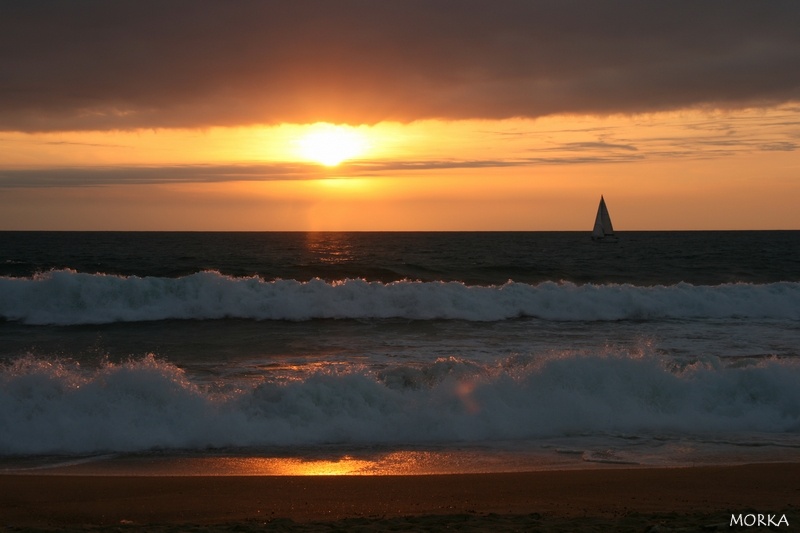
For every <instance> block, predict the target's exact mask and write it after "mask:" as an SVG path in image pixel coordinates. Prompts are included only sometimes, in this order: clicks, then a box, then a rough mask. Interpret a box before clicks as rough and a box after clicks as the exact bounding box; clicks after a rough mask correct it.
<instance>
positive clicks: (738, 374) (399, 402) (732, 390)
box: [0, 231, 800, 474]
mask: <svg viewBox="0 0 800 533" xmlns="http://www.w3.org/2000/svg"><path fill="white" fill-rule="evenodd" d="M619 237H620V239H619V242H618V243H594V242H592V241H591V239H590V238H589V234H588V232H475V233H448V232H442V233H437V232H430V233H427V232H423V233H324V232H323V233H213V232H210V233H194V232H191V233H170V232H164V233H161V232H154V233H147V232H142V233H139V232H121V233H117V232H85V233H84V232H0V471H5V472H28V471H32V472H41V471H42V470H46V471H52V472H89V473H92V472H101V471H108V470H113V471H126V472H129V471H136V472H139V471H147V472H150V473H154V472H155V473H175V472H183V473H186V472H189V473H206V474H207V473H237V474H265V473H266V474H286V473H290V474H296V473H308V474H315V473H316V474H319V473H322V474H326V473H348V474H385V473H445V472H496V471H518V470H531V469H554V468H586V467H598V468H602V467H609V465H616V466H624V465H630V466H636V465H642V466H683V465H697V464H731V463H734V464H735V463H743V462H753V461H783V460H791V461H798V460H800V231H730V232H725V231H707V232H706V231H697V232H622V233H619ZM104 469H105V470H104ZM126 469H128V470H126Z"/></svg>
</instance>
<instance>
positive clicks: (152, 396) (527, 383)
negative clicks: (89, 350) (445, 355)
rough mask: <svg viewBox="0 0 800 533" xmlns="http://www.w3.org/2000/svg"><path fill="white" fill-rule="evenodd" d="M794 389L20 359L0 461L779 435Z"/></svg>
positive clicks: (650, 367)
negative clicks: (198, 379) (276, 375)
mask: <svg viewBox="0 0 800 533" xmlns="http://www.w3.org/2000/svg"><path fill="white" fill-rule="evenodd" d="M798 381H800V364H798V363H797V362H793V361H789V360H780V359H766V360H761V361H757V362H750V363H749V364H737V365H726V364H723V363H722V362H721V361H719V360H714V361H709V362H705V363H694V364H685V365H676V364H674V362H670V361H669V360H667V359H664V358H661V357H658V356H656V355H641V354H639V355H636V354H630V353H611V354H575V353H560V354H552V355H549V356H539V357H521V356H516V357H513V358H509V359H506V360H503V361H500V362H498V363H496V364H492V365H481V364H477V363H474V362H468V361H462V360H457V359H442V360H438V361H436V362H433V363H431V364H429V365H426V366H423V367H415V368H411V367H402V366H396V367H392V368H389V369H386V370H382V371H380V372H374V371H366V370H363V369H361V370H359V369H351V370H349V371H345V372H341V371H340V372H330V371H329V372H316V373H311V374H308V375H306V376H305V377H304V378H303V379H299V380H292V381H283V382H269V381H263V382H260V383H255V384H254V383H250V384H248V385H240V386H238V387H237V388H236V389H232V390H231V391H228V392H224V393H223V392H220V391H219V390H217V391H216V392H215V391H214V390H212V389H211V388H209V387H210V386H201V385H199V384H197V383H194V382H193V381H192V380H191V379H190V378H189V377H188V376H187V374H186V373H185V372H184V371H183V370H181V369H179V368H178V367H176V366H174V365H172V364H171V363H168V362H165V361H162V360H159V359H157V358H155V357H153V356H152V355H151V356H146V357H144V358H141V359H138V360H131V361H129V362H126V363H121V364H110V363H107V364H105V365H103V366H101V367H96V368H93V369H89V368H83V367H81V366H80V365H78V364H77V363H73V362H69V361H46V360H43V359H40V358H35V357H33V356H25V357H22V358H19V359H17V360H15V361H13V362H10V363H7V364H5V365H4V366H0V385H1V386H0V454H3V455H15V454H25V455H31V454H33V455H36V454H50V453H92V452H124V451H143V450H152V449H198V450H200V449H207V448H221V447H253V446H296V445H300V446H305V445H311V446H313V445H320V444H336V443H339V444H367V445H372V444H384V445H392V444H396V445H409V444H415V443H417V444H436V443H443V444H449V443H453V442H462V443H463V442H487V441H504V440H505V441H508V440H515V439H531V438H537V437H553V436H568V435H591V434H609V433H612V434H613V433H625V434H634V435H650V436H658V435H662V434H670V433H671V432H676V433H680V434H683V435H685V434H688V435H709V434H714V435H723V436H724V435H734V434H736V435H738V434H741V433H742V432H760V434H764V433H771V434H776V435H777V434H784V435H786V434H787V433H795V434H796V433H798V432H800V388H798V387H797V383H798Z"/></svg>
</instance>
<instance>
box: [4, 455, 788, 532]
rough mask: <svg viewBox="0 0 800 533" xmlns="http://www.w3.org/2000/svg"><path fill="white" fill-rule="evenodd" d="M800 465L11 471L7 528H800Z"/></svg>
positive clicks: (6, 496)
mask: <svg viewBox="0 0 800 533" xmlns="http://www.w3.org/2000/svg"><path fill="white" fill-rule="evenodd" d="M798 506H800V464H753V465H743V466H705V467H693V468H656V469H650V468H648V469H645V468H609V469H594V470H577V471H543V472H524V473H497V474H456V475H432V476H428V475H415V476H206V477H204V476H75V475H27V474H26V475H2V476H0V528H2V527H5V528H6V529H7V530H9V531H14V530H22V529H26V530H27V529H30V528H39V529H45V530H47V529H51V530H58V529H62V528H69V529H89V530H96V529H113V530H119V529H120V528H121V529H131V530H133V529H144V528H146V529H148V530H153V529H161V530H183V529H185V528H186V527H188V526H189V525H192V526H193V527H198V528H199V529H200V530H244V531H247V530H249V529H263V528H264V526H265V525H268V526H271V527H272V528H274V529H279V530H302V531H316V530H320V531H325V530H328V531H329V530H331V529H336V528H341V529H345V530H365V531H367V530H375V531H378V530H383V529H394V530H419V529H425V530H428V531H430V530H444V529H447V528H452V527H456V526H457V525H458V527H460V528H462V530H473V531H482V530H486V531H489V530H506V531H508V530H526V531H527V530H532V529H537V528H538V529H542V530H549V531H570V530H571V531H581V530H587V531H589V530H594V529H595V528H601V529H604V528H608V527H613V528H614V529H616V530H630V531H646V530H651V531H669V530H677V529H681V528H693V527H704V528H707V529H711V530H713V529H714V528H719V529H727V528H728V526H729V523H730V515H731V513H736V514H738V513H745V514H746V513H762V514H768V513H771V514H777V515H778V516H782V515H785V516H786V520H787V521H788V522H789V524H790V527H789V528H785V529H788V530H791V529H793V528H794V527H797V526H796V524H800V522H798V520H800V510H799V509H798Z"/></svg>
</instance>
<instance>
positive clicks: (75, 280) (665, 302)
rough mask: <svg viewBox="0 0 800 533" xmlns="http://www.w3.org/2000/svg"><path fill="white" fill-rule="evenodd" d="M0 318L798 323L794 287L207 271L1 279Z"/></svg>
mask: <svg viewBox="0 0 800 533" xmlns="http://www.w3.org/2000/svg"><path fill="white" fill-rule="evenodd" d="M0 317H2V318H3V319H5V320H11V321H19V322H22V323H25V324H31V325H43V324H56V325H76V324H103V323H110V322H140V321H153V320H167V319H193V320H208V319H222V318H245V319H256V320H293V321H303V320H312V319H331V318H332V319H370V318H381V319H382V318H404V319H411V320H439V319H457V320H469V321H499V320H506V319H513V318H518V317H532V318H538V319H542V320H557V321H613V320H655V319H664V318H667V319H669V318H675V319H703V318H781V319H800V283H798V282H778V283H769V284H751V283H730V284H722V285H713V286H710V285H709V286H707V285H699V286H696V285H691V284H688V283H679V284H676V285H668V286H664V285H656V286H646V287H645V286H635V285H630V284H603V285H594V284H585V285H578V284H575V283H570V282H561V283H556V282H543V283H539V284H535V285H531V284H525V283H515V282H508V283H505V284H503V285H490V286H479V285H467V284H464V283H461V282H454V281H451V282H444V281H435V282H421V281H396V282H391V283H383V282H377V281H372V282H368V281H365V280H363V279H345V280H340V281H333V282H327V281H323V280H320V279H312V280H309V281H304V282H301V281H297V280H269V281H268V280H264V279H261V278H259V277H256V276H252V277H231V276H226V275H222V274H220V273H218V272H213V271H206V272H200V273H197V274H192V275H189V276H184V277H180V278H158V277H143V278H141V277H137V276H115V275H103V274H84V273H79V272H75V271H72V270H54V271H49V272H45V273H42V274H38V275H36V276H33V277H30V278H10V277H0Z"/></svg>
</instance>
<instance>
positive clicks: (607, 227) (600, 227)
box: [592, 196, 617, 242]
mask: <svg viewBox="0 0 800 533" xmlns="http://www.w3.org/2000/svg"><path fill="white" fill-rule="evenodd" d="M592 240H593V241H598V242H617V237H616V236H615V235H614V226H612V225H611V216H610V215H609V214H608V208H607V207H606V201H605V200H604V199H603V197H602V196H600V205H599V206H597V217H596V218H595V219H594V229H593V230H592Z"/></svg>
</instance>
